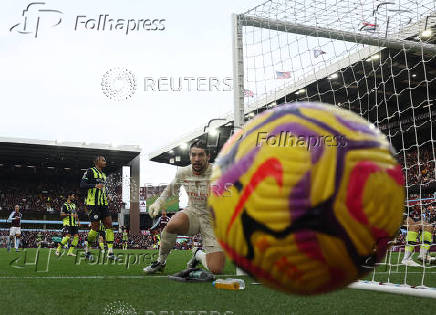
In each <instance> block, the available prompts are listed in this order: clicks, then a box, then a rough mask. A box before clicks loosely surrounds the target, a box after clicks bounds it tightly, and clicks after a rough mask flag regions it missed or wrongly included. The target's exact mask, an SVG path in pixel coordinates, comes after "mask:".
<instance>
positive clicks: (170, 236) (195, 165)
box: [144, 140, 225, 274]
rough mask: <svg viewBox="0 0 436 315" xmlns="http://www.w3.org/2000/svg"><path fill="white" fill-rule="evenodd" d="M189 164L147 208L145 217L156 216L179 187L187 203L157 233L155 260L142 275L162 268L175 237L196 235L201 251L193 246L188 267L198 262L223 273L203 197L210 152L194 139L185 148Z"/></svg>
mask: <svg viewBox="0 0 436 315" xmlns="http://www.w3.org/2000/svg"><path fill="white" fill-rule="evenodd" d="M189 157H190V160H191V165H188V166H186V167H182V168H180V169H179V170H178V171H177V173H176V176H175V178H174V179H173V181H172V182H171V183H170V184H169V185H168V186H167V187H166V188H165V190H164V191H163V192H162V194H161V195H160V197H159V198H158V199H157V200H156V201H155V202H154V203H153V204H152V205H151V206H150V208H149V214H150V216H151V217H152V218H154V217H155V216H157V215H158V214H159V211H160V210H161V209H162V206H163V204H164V203H165V201H166V200H167V199H168V198H169V197H170V196H172V195H177V196H178V194H179V192H180V187H181V186H182V185H183V187H184V188H185V190H186V193H187V195H188V198H189V201H188V205H187V206H186V208H185V209H183V210H182V211H179V212H178V213H177V214H175V215H174V216H172V217H171V219H170V221H169V222H168V224H167V226H166V227H165V228H164V229H163V231H162V234H161V242H160V248H159V258H158V260H157V261H155V262H153V263H152V264H151V265H150V266H148V267H146V268H144V272H145V273H147V274H152V273H156V272H162V271H163V270H164V269H165V265H166V260H167V257H168V255H169V253H170V251H171V249H173V247H174V246H175V244H176V238H177V235H195V234H198V233H200V234H201V238H202V240H203V248H204V250H201V249H199V248H196V247H194V248H193V250H192V252H193V256H192V259H191V260H190V261H189V262H188V264H187V267H188V268H194V267H195V266H197V265H198V264H199V263H201V264H202V265H203V267H205V268H207V269H208V270H209V271H210V272H212V273H214V274H219V273H221V272H222V271H223V268H224V263H225V256H224V252H223V250H222V249H221V247H220V246H219V244H218V242H217V240H216V238H215V234H214V232H213V227H212V215H211V213H210V212H209V211H208V209H207V198H208V194H209V187H210V185H209V184H210V179H209V178H210V175H211V173H212V164H210V163H209V159H210V153H209V150H208V148H207V147H206V144H205V143H204V142H203V141H201V140H198V141H196V142H194V143H193V144H191V146H190V149H189Z"/></svg>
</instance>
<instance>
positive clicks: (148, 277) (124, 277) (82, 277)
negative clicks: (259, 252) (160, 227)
mask: <svg viewBox="0 0 436 315" xmlns="http://www.w3.org/2000/svg"><path fill="white" fill-rule="evenodd" d="M168 276H169V275H167V276H46V277H44V276H33V277H32V276H30V277H16V276H0V280H2V279H16V280H21V279H23V280H26V279H54V280H58V279H153V278H158V279H164V278H166V279H168ZM220 277H235V275H220Z"/></svg>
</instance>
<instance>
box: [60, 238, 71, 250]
mask: <svg viewBox="0 0 436 315" xmlns="http://www.w3.org/2000/svg"><path fill="white" fill-rule="evenodd" d="M69 239H70V237H69V236H64V237H63V238H62V241H61V242H60V243H59V245H58V248H57V251H58V252H59V251H60V250H61V248H62V247H64V246H65V244H67V243H68V240H69Z"/></svg>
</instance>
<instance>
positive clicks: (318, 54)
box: [313, 49, 326, 58]
mask: <svg viewBox="0 0 436 315" xmlns="http://www.w3.org/2000/svg"><path fill="white" fill-rule="evenodd" d="M324 54H326V52H325V51H324V50H321V49H314V50H313V56H314V57H315V58H318V57H319V56H321V55H324Z"/></svg>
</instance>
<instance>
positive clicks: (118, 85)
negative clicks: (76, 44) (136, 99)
mask: <svg viewBox="0 0 436 315" xmlns="http://www.w3.org/2000/svg"><path fill="white" fill-rule="evenodd" d="M100 85H101V89H102V92H103V94H104V95H105V96H106V97H107V98H109V99H111V100H113V101H125V100H128V99H130V98H132V96H133V95H134V94H135V93H136V91H137V90H138V91H139V90H142V91H143V92H144V93H156V92H166V93H193V92H202V93H216V92H224V93H226V92H231V91H233V79H232V78H230V77H215V76H179V77H173V76H169V77H166V76H161V77H150V76H147V77H142V79H137V76H136V74H135V73H134V72H133V71H131V70H129V69H127V68H122V67H115V68H111V69H109V70H108V71H106V72H105V73H104V74H103V76H102V78H101V83H100Z"/></svg>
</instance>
